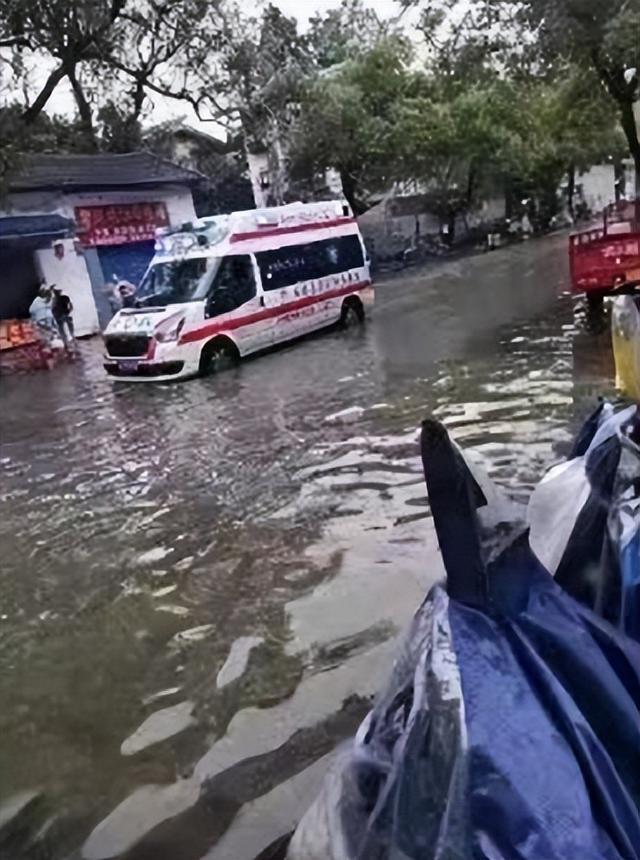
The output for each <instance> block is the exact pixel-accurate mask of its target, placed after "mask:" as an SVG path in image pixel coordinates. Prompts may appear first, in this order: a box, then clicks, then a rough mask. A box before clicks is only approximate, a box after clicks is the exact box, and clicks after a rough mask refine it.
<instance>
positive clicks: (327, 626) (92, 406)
mask: <svg viewBox="0 0 640 860" xmlns="http://www.w3.org/2000/svg"><path fill="white" fill-rule="evenodd" d="M566 289H567V272H566V237H565V236H556V237H552V238H550V239H546V240H543V241H539V242H531V243H528V244H523V245H520V246H517V247H514V248H510V249H507V250H504V251H498V252H495V253H493V254H490V255H482V256H478V257H472V258H468V259H466V260H462V261H458V262H456V263H445V264H444V265H442V266H441V267H439V268H438V269H437V270H434V271H431V272H428V271H417V270H416V271H413V272H410V273H409V274H405V275H402V276H399V277H395V278H393V279H388V280H385V281H383V282H381V283H380V284H379V285H378V293H377V307H376V310H375V314H374V317H373V319H372V320H371V321H370V322H369V323H368V324H367V326H366V327H365V329H364V330H363V331H362V332H361V333H355V334H354V333H350V334H343V333H338V332H329V333H326V334H323V335H321V336H318V337H314V338H312V339H309V340H306V341H305V342H303V343H299V344H296V345H293V346H290V347H287V348H285V349H281V350H279V351H277V352H274V353H271V354H269V355H266V356H262V357H260V358H258V359H256V360H252V361H248V362H246V363H244V364H243V365H241V366H240V367H239V368H238V369H236V370H232V371H229V372H226V373H224V374H221V375H220V376H219V377H217V378H211V379H206V380H193V381H189V382H186V383H183V384H175V385H168V386H157V385H156V386H154V385H139V386H133V385H123V384H116V385H114V384H113V383H112V382H111V381H109V380H108V379H107V378H105V376H104V374H103V372H102V368H101V361H100V358H101V346H100V343H99V342H98V340H93V341H88V342H84V343H82V344H81V358H80V360H79V361H78V362H77V363H76V364H74V365H70V366H65V367H61V368H58V369H57V370H55V371H54V372H51V373H41V374H36V375H32V376H29V377H20V378H17V377H13V378H3V379H2V381H1V383H0V399H1V404H0V405H1V422H2V423H1V437H0V438H1V451H0V469H1V486H0V500H1V503H2V519H1V525H0V530H1V531H0V541H1V543H0V551H1V556H0V558H1V563H0V702H1V703H2V707H1V708H0V846H3V847H0V856H6V857H11V858H12V860H16V858H19V857H25V858H32V857H33V858H36V857H37V858H42V857H48V858H51V860H58V858H70V857H83V858H85V860H103V858H115V857H118V858H124V857H126V858H130V860H133V858H135V860H140V858H154V860H165V858H166V860H199V858H202V857H207V858H209V860H253V858H255V857H256V856H257V855H259V854H260V852H261V851H262V850H263V849H265V847H266V846H268V845H270V844H271V843H274V842H275V841H277V839H278V838H279V837H281V836H282V835H283V834H284V833H286V832H287V831H288V830H290V829H291V827H293V826H294V824H295V821H296V820H297V818H298V817H299V815H300V814H301V813H302V812H303V810H304V808H305V807H306V805H307V804H308V802H309V801H310V799H311V798H312V797H313V795H314V793H315V792H316V790H317V787H318V785H319V782H320V780H321V778H322V774H323V772H324V769H325V768H326V766H327V762H328V761H329V759H330V754H331V751H332V750H333V749H334V747H335V746H336V744H338V743H339V742H340V740H342V739H344V738H346V737H348V736H349V735H350V734H351V733H352V732H353V730H354V728H355V727H356V726H357V724H358V721H359V720H360V719H361V718H362V716H363V714H364V713H365V712H366V709H367V706H368V703H369V702H370V699H371V696H373V695H374V694H375V691H376V689H378V688H379V686H380V685H381V684H382V683H383V681H384V678H385V674H386V672H387V671H388V668H389V666H390V663H391V660H392V659H393V654H394V648H395V639H396V636H397V634H398V631H400V630H402V629H403V628H404V627H405V625H406V624H407V623H408V621H409V619H410V616H411V613H412V611H413V610H414V609H415V608H416V606H417V605H418V603H419V601H420V600H421V598H422V596H423V595H424V593H425V591H426V589H427V588H428V586H429V585H430V584H431V583H432V582H434V581H435V580H436V579H437V578H438V577H439V576H441V574H442V569H441V564H440V559H439V555H438V551H437V545H436V541H435V538H434V535H433V530H432V528H431V521H430V517H429V509H428V505H427V501H426V498H425V490H424V485H423V481H422V477H421V473H420V466H419V462H418V457H417V448H416V430H417V427H418V425H419V423H420V420H421V419H422V418H423V417H424V416H425V415H426V414H428V413H430V414H435V415H437V416H439V417H440V418H441V419H442V420H444V421H445V423H446V424H447V425H448V427H449V428H450V430H451V432H452V433H453V434H454V435H455V437H456V439H458V440H459V441H460V443H461V444H462V445H464V446H467V447H473V448H474V449H475V451H476V453H477V456H479V457H480V458H481V459H482V461H483V462H484V464H485V466H486V468H487V469H488V471H489V473H490V474H491V475H492V476H493V477H494V478H495V479H496V480H497V481H498V482H500V483H502V484H505V485H508V486H509V487H510V488H511V489H512V490H514V491H515V493H516V494H517V495H519V496H520V497H522V498H523V499H524V498H526V496H527V494H528V492H529V490H530V488H531V487H532V485H533V484H534V483H535V481H536V480H537V479H538V478H539V477H540V475H541V474H542V472H543V470H544V469H545V468H546V467H547V466H548V465H550V464H551V463H553V462H554V461H556V460H558V459H559V458H560V457H561V456H562V454H563V453H564V452H565V451H566V449H567V445H568V443H569V440H570V438H571V433H572V431H573V429H574V428H575V427H576V426H577V424H578V422H579V421H580V420H581V419H582V418H583V417H584V415H585V414H586V413H587V412H588V410H589V409H590V408H591V406H592V405H593V401H594V398H595V396H596V394H601V393H608V392H609V391H610V390H611V388H612V382H613V378H612V377H613V366H612V358H611V354H610V345H609V343H608V338H607V335H606V334H601V335H594V334H589V333H587V332H585V331H583V330H582V329H581V326H580V324H579V321H578V324H577V325H576V321H575V315H574V307H573V304H572V302H571V300H570V298H569V297H568V296H567V295H566V294H563V293H564V291H565V290H566ZM7 846H9V847H7Z"/></svg>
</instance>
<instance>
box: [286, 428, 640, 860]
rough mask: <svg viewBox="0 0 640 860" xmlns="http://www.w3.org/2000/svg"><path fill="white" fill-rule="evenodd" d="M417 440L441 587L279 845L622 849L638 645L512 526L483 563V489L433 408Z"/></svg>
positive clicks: (559, 858)
mask: <svg viewBox="0 0 640 860" xmlns="http://www.w3.org/2000/svg"><path fill="white" fill-rule="evenodd" d="M596 423H597V422H596ZM597 429H599V428H597ZM422 453H423V461H424V465H425V474H426V478H427V487H428V492H429V500H430V504H431V509H432V512H433V517H434V523H435V526H436V531H437V533H438V538H439V542H440V547H441V550H442V554H443V559H444V562H445V567H446V570H447V582H446V589H445V587H443V586H436V587H435V588H434V589H433V590H432V591H431V592H430V594H429V595H428V597H427V599H426V600H425V602H424V603H423V605H422V606H421V607H420V609H419V610H418V612H417V613H416V615H415V618H414V620H413V623H412V625H411V628H410V630H409V632H408V634H407V636H406V639H405V641H404V644H403V647H402V651H401V654H400V657H399V659H398V661H397V663H396V666H395V668H394V670H393V673H392V675H391V678H390V679H389V682H388V684H387V686H386V688H385V689H384V690H383V691H382V693H381V695H380V697H379V699H378V701H377V702H376V704H375V706H374V708H373V710H372V711H371V713H370V714H369V715H368V717H367V718H366V719H365V721H364V722H363V724H362V726H361V727H360V730H359V732H358V734H357V736H356V738H355V739H354V741H353V742H352V743H351V744H350V745H349V746H348V747H346V748H345V749H344V750H342V751H341V753H340V755H339V756H338V757H337V759H336V764H335V767H334V768H333V769H332V771H331V772H330V774H329V776H328V777H327V780H326V783H325V786H324V790H323V792H322V793H321V795H320V796H319V797H318V799H317V801H316V803H315V804H314V805H313V807H312V808H311V809H310V810H309V812H308V813H307V815H306V816H305V818H304V819H303V820H302V822H301V823H300V825H299V827H298V829H297V831H296V833H295V834H294V837H293V839H292V842H291V845H290V848H289V854H288V857H289V860H478V858H486V860H574V858H575V860H639V858H640V645H638V643H636V642H634V641H633V640H631V639H630V638H629V637H626V636H624V635H623V634H622V633H621V632H620V631H619V630H616V629H615V628H614V627H613V626H612V625H610V624H609V623H608V622H606V621H605V620H603V619H602V618H600V617H599V616H598V615H597V614H596V613H595V612H593V611H592V610H591V609H589V608H587V607H586V606H583V605H582V604H581V603H579V602H578V601H576V600H574V599H573V598H572V597H571V596H570V595H568V594H567V593H566V592H565V591H564V589H563V588H561V587H560V585H559V584H558V583H557V582H556V581H554V579H553V578H552V577H551V575H550V574H549V573H548V571H547V570H545V568H544V567H543V566H542V565H541V563H540V562H539V560H538V559H537V558H536V557H535V555H534V554H533V553H532V551H531V549H530V547H529V543H528V539H527V535H526V533H523V534H522V535H520V536H519V537H518V538H516V539H515V540H514V541H513V542H512V543H511V544H510V545H509V546H508V547H507V548H506V549H505V550H503V551H502V552H501V553H500V554H499V555H498V557H497V558H496V559H495V560H494V561H493V562H490V563H488V564H487V563H485V562H484V561H483V548H482V543H483V539H482V538H481V534H482V532H481V530H480V528H479V525H478V519H477V511H476V505H477V504H482V498H481V496H484V494H479V493H478V484H477V482H476V481H475V480H473V479H472V478H471V476H470V473H469V470H468V469H467V467H466V465H465V463H464V460H463V458H462V457H461V456H460V455H459V452H458V451H457V450H456V449H455V448H454V446H453V445H452V444H451V443H450V441H449V439H448V436H447V434H446V431H445V430H444V428H443V427H441V426H440V425H438V424H437V423H435V422H426V423H425V425H424V426H423V434H422ZM634 539H635V537H632V541H633V540H634ZM631 543H632V542H631ZM631 543H626V544H625V546H627V547H628V546H631ZM632 549H633V547H632ZM631 567H632V568H634V569H635V567H636V563H635V561H634V560H633V558H632V560H631Z"/></svg>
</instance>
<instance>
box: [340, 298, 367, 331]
mask: <svg viewBox="0 0 640 860" xmlns="http://www.w3.org/2000/svg"><path fill="white" fill-rule="evenodd" d="M363 322H364V308H363V307H362V302H361V301H360V299H358V298H356V297H355V296H352V297H350V298H348V299H345V300H344V302H343V303H342V311H341V313H340V328H343V329H350V328H357V327H358V326H361V325H362V324H363Z"/></svg>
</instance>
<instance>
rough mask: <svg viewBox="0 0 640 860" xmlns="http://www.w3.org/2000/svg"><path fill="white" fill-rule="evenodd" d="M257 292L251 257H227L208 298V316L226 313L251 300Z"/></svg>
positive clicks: (222, 263) (244, 255)
mask: <svg viewBox="0 0 640 860" xmlns="http://www.w3.org/2000/svg"><path fill="white" fill-rule="evenodd" d="M255 294H256V282H255V277H254V274H253V265H252V263H251V257H249V256H248V255H246V254H243V255H240V254H237V255H233V256H229V257H225V258H224V259H223V260H222V262H221V263H220V267H219V269H218V271H217V272H216V276H215V278H214V280H213V284H212V285H211V289H210V291H209V297H208V299H207V316H209V317H213V316H218V314H226V313H229V312H230V311H234V310H235V309H236V308H239V307H240V306H241V305H243V304H245V302H248V301H250V299H252V298H253V297H254V296H255Z"/></svg>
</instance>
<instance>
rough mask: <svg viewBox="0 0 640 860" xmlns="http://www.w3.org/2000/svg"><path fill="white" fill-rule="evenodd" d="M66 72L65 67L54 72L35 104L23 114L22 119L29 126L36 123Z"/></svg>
mask: <svg viewBox="0 0 640 860" xmlns="http://www.w3.org/2000/svg"><path fill="white" fill-rule="evenodd" d="M65 74H66V72H65V70H64V68H63V66H60V68H58V69H54V70H53V72H51V74H50V75H49V77H48V78H47V80H46V82H45V85H44V86H43V87H42V89H41V90H40V92H39V93H38V96H37V98H36V100H35V101H34V102H32V103H31V104H30V105H29V107H28V108H27V109H26V110H25V112H24V113H23V114H22V118H23V120H24V122H25V123H26V124H27V125H30V124H31V123H32V122H34V121H35V119H36V117H37V116H38V115H39V114H40V112H41V111H42V109H43V108H44V106H45V105H46V103H47V102H48V101H49V97H50V96H51V94H52V93H53V91H54V90H55V88H56V87H57V86H58V84H59V83H60V81H61V80H62V79H63V78H64V76H65Z"/></svg>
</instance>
